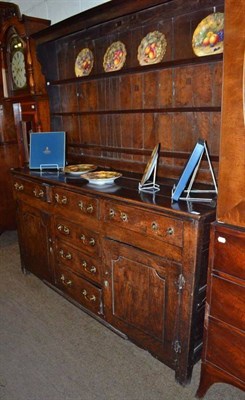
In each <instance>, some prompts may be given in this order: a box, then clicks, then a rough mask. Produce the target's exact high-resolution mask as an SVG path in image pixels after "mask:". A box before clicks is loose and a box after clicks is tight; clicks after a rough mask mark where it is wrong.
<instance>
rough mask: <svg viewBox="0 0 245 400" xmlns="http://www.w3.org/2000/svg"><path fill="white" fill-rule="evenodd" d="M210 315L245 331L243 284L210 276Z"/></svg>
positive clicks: (244, 289) (244, 292)
mask: <svg viewBox="0 0 245 400" xmlns="http://www.w3.org/2000/svg"><path fill="white" fill-rule="evenodd" d="M211 284H212V296H211V304H210V315H212V316H213V317H214V318H217V319H219V320H221V321H224V322H226V323H227V324H230V325H232V326H234V327H235V328H238V329H242V330H244V331H245V313H244V310H245V285H244V284H243V285H240V284H237V283H235V282H230V281H228V280H226V279H222V278H220V277H218V276H216V275H214V276H212V281H211Z"/></svg>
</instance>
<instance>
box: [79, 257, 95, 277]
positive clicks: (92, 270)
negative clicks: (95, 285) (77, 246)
mask: <svg viewBox="0 0 245 400" xmlns="http://www.w3.org/2000/svg"><path fill="white" fill-rule="evenodd" d="M82 267H83V269H84V271H86V272H89V273H90V274H96V272H97V270H96V268H95V266H94V265H92V266H91V267H90V268H88V264H87V262H86V261H85V260H83V261H82Z"/></svg>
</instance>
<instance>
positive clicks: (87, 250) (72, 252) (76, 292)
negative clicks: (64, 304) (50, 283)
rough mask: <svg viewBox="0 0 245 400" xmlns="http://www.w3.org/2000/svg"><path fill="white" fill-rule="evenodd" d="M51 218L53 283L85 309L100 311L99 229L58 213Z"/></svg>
mask: <svg viewBox="0 0 245 400" xmlns="http://www.w3.org/2000/svg"><path fill="white" fill-rule="evenodd" d="M70 206H71V204H68V207H70ZM54 221H55V222H54V229H55V237H56V240H55V253H56V266H55V282H56V286H58V287H59V288H60V289H61V290H62V291H63V292H64V293H66V294H67V295H68V296H70V297H71V298H72V299H74V300H75V301H77V302H78V303H80V304H81V305H83V306H84V307H86V308H87V309H88V310H90V311H92V312H93V313H95V314H102V289H101V287H100V286H101V252H102V250H101V239H100V235H99V233H98V232H94V231H93V230H90V229H87V225H86V224H83V223H75V222H74V221H70V220H68V219H65V218H62V217H60V216H56V217H55V218H54ZM84 225H85V226H86V227H84Z"/></svg>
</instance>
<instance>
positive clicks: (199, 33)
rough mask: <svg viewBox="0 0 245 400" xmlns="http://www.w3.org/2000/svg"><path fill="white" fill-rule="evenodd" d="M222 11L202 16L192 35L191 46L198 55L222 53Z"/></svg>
mask: <svg viewBox="0 0 245 400" xmlns="http://www.w3.org/2000/svg"><path fill="white" fill-rule="evenodd" d="M223 43H224V13H220V12H217V13H214V14H210V15H208V16H207V17H206V18H204V19H203V20H202V21H201V22H200V23H199V24H198V25H197V27H196V29H195V31H194V34H193V37H192V48H193V51H194V53H195V54H196V55H197V56H198V57H203V56H210V55H213V54H220V53H223Z"/></svg>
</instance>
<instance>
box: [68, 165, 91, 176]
mask: <svg viewBox="0 0 245 400" xmlns="http://www.w3.org/2000/svg"><path fill="white" fill-rule="evenodd" d="M96 168H97V167H96V165H93V164H77V165H68V166H67V167H65V169H64V171H65V173H66V174H71V175H81V174H86V173H87V172H89V171H94V170H95V169H96Z"/></svg>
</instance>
